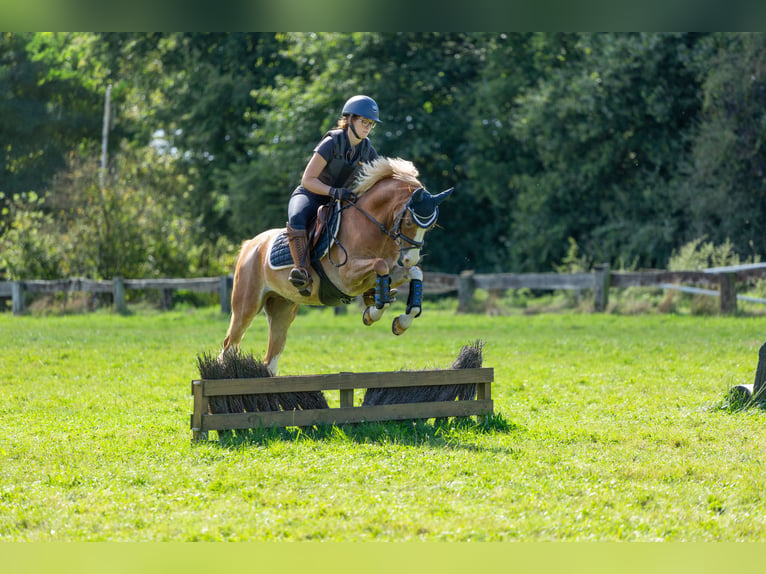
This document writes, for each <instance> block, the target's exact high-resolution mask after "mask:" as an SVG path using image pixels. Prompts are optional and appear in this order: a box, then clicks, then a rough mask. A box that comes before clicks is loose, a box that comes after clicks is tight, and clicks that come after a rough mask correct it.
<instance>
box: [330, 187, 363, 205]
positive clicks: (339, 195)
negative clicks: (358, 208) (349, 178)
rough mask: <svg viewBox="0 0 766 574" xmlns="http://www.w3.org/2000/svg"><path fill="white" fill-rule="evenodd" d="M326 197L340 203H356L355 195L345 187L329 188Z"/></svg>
mask: <svg viewBox="0 0 766 574" xmlns="http://www.w3.org/2000/svg"><path fill="white" fill-rule="evenodd" d="M328 195H329V196H330V197H332V198H333V199H340V200H341V201H348V202H349V203H354V202H355V201H356V194H355V193H354V192H353V191H351V190H350V189H346V188H345V187H331V188H330V192H329V194H328Z"/></svg>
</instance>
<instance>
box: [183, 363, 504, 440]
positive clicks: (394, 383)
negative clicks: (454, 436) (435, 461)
mask: <svg viewBox="0 0 766 574" xmlns="http://www.w3.org/2000/svg"><path fill="white" fill-rule="evenodd" d="M493 379H494V369H492V368H486V367H483V368H476V369H444V370H427V371H396V372H371V373H337V374H327V375H301V376H285V377H264V378H253V379H200V380H193V381H192V384H191V393H192V396H193V398H194V412H193V413H192V415H191V430H192V440H193V441H199V440H201V439H202V440H205V439H206V438H207V433H208V431H211V430H215V431H222V430H235V429H251V428H270V427H287V426H312V425H321V424H328V425H329V424H346V423H360V422H373V421H391V420H408V419H429V418H437V417H467V416H474V415H476V416H480V417H484V416H487V415H491V414H492V413H493V409H494V406H493V402H492V391H491V387H492V381H493ZM462 384H476V398H475V399H474V400H469V401H461V400H457V401H441V402H421V403H401V404H391V405H376V406H354V390H356V389H371V388H394V387H419V386H431V385H462ZM326 390H337V391H339V392H340V407H336V408H332V407H331V408H327V409H309V410H292V411H258V412H244V413H229V414H210V412H209V410H210V397H216V396H222V395H251V394H265V393H290V392H305V391H326Z"/></svg>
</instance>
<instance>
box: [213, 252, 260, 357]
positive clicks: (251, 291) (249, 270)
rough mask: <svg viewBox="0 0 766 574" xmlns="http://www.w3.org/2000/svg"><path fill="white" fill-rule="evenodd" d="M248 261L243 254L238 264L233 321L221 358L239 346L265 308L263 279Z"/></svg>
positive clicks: (234, 289)
mask: <svg viewBox="0 0 766 574" xmlns="http://www.w3.org/2000/svg"><path fill="white" fill-rule="evenodd" d="M248 261H249V258H248V259H245V254H244V253H243V254H242V255H241V256H240V261H239V262H238V263H237V270H236V272H235V274H234V285H233V287H232V290H231V320H230V321H229V329H228V330H227V331H226V338H225V339H224V340H223V349H221V354H220V355H219V358H221V357H223V355H224V353H226V351H227V350H228V349H229V348H230V347H235V348H236V347H238V346H239V344H240V342H241V341H242V337H244V336H245V331H247V329H248V327H249V326H250V323H252V321H253V318H254V317H255V316H256V315H257V314H258V313H259V312H260V310H261V308H262V307H263V295H262V291H263V277H261V275H260V274H259V272H258V269H256V268H255V267H254V266H252V264H247V263H248Z"/></svg>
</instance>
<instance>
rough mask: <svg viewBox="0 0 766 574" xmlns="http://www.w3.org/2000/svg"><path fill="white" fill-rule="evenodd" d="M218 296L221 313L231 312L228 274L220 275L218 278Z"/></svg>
mask: <svg viewBox="0 0 766 574" xmlns="http://www.w3.org/2000/svg"><path fill="white" fill-rule="evenodd" d="M218 297H219V298H220V300H221V313H224V314H226V315H228V314H229V313H231V292H230V291H229V276H228V275H221V276H220V277H219V278H218Z"/></svg>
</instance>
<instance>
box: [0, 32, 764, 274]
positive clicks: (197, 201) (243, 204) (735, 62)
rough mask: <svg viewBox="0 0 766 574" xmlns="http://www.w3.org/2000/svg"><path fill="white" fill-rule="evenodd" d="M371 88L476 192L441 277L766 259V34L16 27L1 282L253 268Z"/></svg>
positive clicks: (432, 259) (451, 232)
mask: <svg viewBox="0 0 766 574" xmlns="http://www.w3.org/2000/svg"><path fill="white" fill-rule="evenodd" d="M107 88H109V89H110V101H111V105H110V110H111V111H110V115H109V118H108V119H109V123H108V125H109V130H108V149H107V154H106V157H107V164H106V170H105V171H102V170H101V164H100V157H101V145H102V135H103V134H102V130H103V125H104V109H105V106H104V104H105V94H106V91H107ZM359 93H362V94H367V95H370V96H372V97H373V98H374V99H375V100H376V101H377V102H378V104H379V107H380V113H381V119H382V120H383V123H381V124H380V125H378V126H377V127H376V129H375V130H374V131H373V132H372V135H371V140H372V142H373V144H374V145H375V147H376V149H377V150H378V152H379V153H380V154H381V155H387V156H392V157H402V158H405V159H409V160H411V161H412V162H414V163H415V165H416V166H417V167H418V169H419V170H420V174H421V180H422V181H423V183H424V184H425V185H426V186H427V187H428V188H429V189H430V190H431V191H439V190H441V189H444V188H447V187H452V186H454V187H455V188H456V191H455V193H454V194H453V196H452V197H451V198H450V200H449V201H448V202H447V203H445V204H444V205H443V206H442V209H441V216H440V220H439V229H438V230H436V231H433V232H431V233H430V234H429V237H428V242H427V246H426V252H427V255H426V257H425V259H424V261H423V267H424V268H425V269H426V270H430V271H443V272H451V273H454V272H459V271H461V270H464V269H474V270H476V271H480V272H499V271H507V272H510V271H514V272H527V271H550V270H552V269H554V268H556V267H557V266H558V265H560V264H561V262H562V261H566V259H567V257H568V256H571V253H572V246H573V245H575V246H576V248H577V250H578V252H579V253H580V254H582V257H583V259H585V260H588V261H591V262H604V263H610V264H611V265H612V266H613V267H629V268H638V267H665V266H666V265H667V263H668V261H669V260H670V258H671V257H672V255H673V254H674V253H676V252H678V251H679V250H681V249H682V247H683V246H685V245H689V244H690V243H691V242H697V244H699V242H700V241H702V240H703V239H704V240H705V241H709V242H710V243H711V244H726V245H727V246H729V247H730V248H731V249H732V250H733V252H735V253H736V254H737V255H738V256H739V257H741V258H742V259H754V258H755V259H757V258H759V257H760V254H761V253H764V252H765V251H766V234H763V233H761V232H759V227H758V225H759V223H758V222H759V221H764V220H766V150H765V149H764V146H766V35H764V34H760V33H631V34H628V33H613V34H612V33H603V34H595V33H508V34H497V33H385V32H384V33H351V34H346V33H321V34H320V33H316V34H315V33H252V34H245V33H3V34H2V35H1V36H0V146H1V148H2V155H3V166H2V178H1V179H0V279H9V278H21V279H23V278H58V277H69V276H85V277H92V278H96V279H98V278H111V277H114V276H123V277H152V276H195V275H212V274H219V273H226V272H230V271H231V266H232V263H233V256H234V254H235V253H236V251H237V249H238V246H239V244H240V242H241V241H242V240H244V239H246V238H249V237H251V236H253V235H255V234H256V233H258V232H260V231H262V230H264V229H267V228H270V227H281V226H283V225H284V223H285V220H286V206H287V199H288V197H289V194H290V192H291V191H292V189H293V188H294V187H295V185H296V184H297V183H298V182H299V181H300V176H301V173H302V170H303V168H304V167H305V164H306V161H307V159H308V157H309V156H310V154H311V151H312V149H313V147H314V145H315V144H316V143H317V142H318V141H319V139H320V138H321V136H322V134H323V133H324V132H325V131H326V130H328V129H330V128H331V127H332V126H333V125H334V124H335V122H336V120H337V118H338V115H339V114H340V109H341V107H342V105H343V102H344V101H345V100H346V99H347V98H348V97H350V96H351V95H354V94H359Z"/></svg>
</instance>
